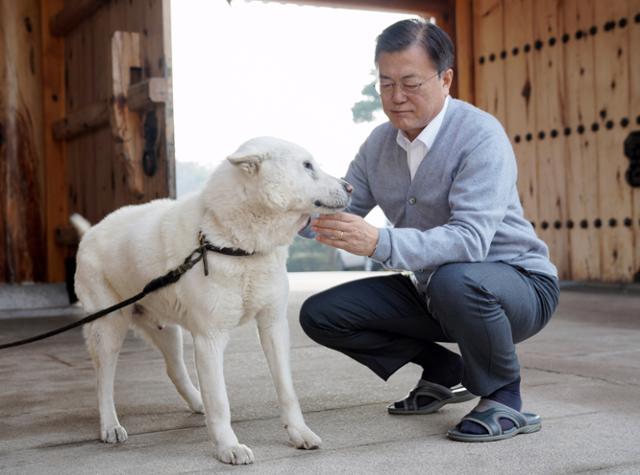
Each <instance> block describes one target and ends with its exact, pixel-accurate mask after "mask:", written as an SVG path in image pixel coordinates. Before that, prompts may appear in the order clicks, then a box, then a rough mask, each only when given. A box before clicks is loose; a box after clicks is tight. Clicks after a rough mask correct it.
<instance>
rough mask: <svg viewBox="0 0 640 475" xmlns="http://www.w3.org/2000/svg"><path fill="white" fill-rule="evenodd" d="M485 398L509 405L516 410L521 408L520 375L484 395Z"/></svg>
mask: <svg viewBox="0 0 640 475" xmlns="http://www.w3.org/2000/svg"><path fill="white" fill-rule="evenodd" d="M485 397H486V398H487V399H491V400H493V401H496V402H499V403H501V404H504V405H505V406H509V407H511V408H513V409H515V410H516V411H518V412H519V411H520V410H521V409H522V397H521V395H520V377H519V376H518V379H516V380H515V381H513V382H511V383H509V384H506V385H504V386H503V387H501V388H499V389H497V390H495V391H494V392H493V393H491V394H489V395H488V396H485Z"/></svg>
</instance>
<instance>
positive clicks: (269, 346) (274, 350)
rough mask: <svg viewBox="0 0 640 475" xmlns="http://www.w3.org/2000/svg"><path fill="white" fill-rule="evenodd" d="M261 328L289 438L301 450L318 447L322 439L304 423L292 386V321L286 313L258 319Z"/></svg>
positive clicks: (265, 351) (262, 339)
mask: <svg viewBox="0 0 640 475" xmlns="http://www.w3.org/2000/svg"><path fill="white" fill-rule="evenodd" d="M258 331H259V333H260V343H262V349H263V350H264V354H265V356H266V357H267V361H268V363H269V369H270V370H271V376H272V378H273V383H274V385H275V387H276V392H277V393H278V400H279V401H280V410H281V415H282V422H283V423H284V427H285V429H286V430H287V433H288V434H289V439H290V441H291V443H292V444H293V445H294V446H295V447H296V448H298V449H317V448H318V447H319V446H320V443H321V442H322V440H321V439H320V437H318V436H317V435H316V434H314V433H313V431H312V430H311V429H309V427H307V424H305V422H304V418H303V416H302V411H301V410H300V404H299V402H298V397H297V396H296V393H295V391H294V389H293V381H292V379H291V368H290V366H289V324H288V322H287V318H286V316H285V314H284V313H283V314H282V316H281V317H280V316H279V317H276V318H275V319H272V320H271V319H260V318H259V319H258Z"/></svg>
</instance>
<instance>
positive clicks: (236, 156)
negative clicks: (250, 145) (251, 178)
mask: <svg viewBox="0 0 640 475" xmlns="http://www.w3.org/2000/svg"><path fill="white" fill-rule="evenodd" d="M267 158H268V157H267V155H266V154H258V153H248V152H246V151H243V150H238V151H237V152H234V153H233V154H231V155H229V156H228V157H227V160H229V161H230V162H231V163H232V164H233V165H235V166H237V167H240V168H241V169H242V170H243V171H244V172H245V173H247V174H249V175H255V174H256V173H258V171H259V170H260V164H261V163H262V162H263V161H265V160H266V159H267Z"/></svg>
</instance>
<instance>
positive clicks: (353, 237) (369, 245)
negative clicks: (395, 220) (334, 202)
mask: <svg viewBox="0 0 640 475" xmlns="http://www.w3.org/2000/svg"><path fill="white" fill-rule="evenodd" d="M311 229H312V230H313V231H315V232H316V233H318V235H317V236H316V241H319V242H321V243H322V244H326V245H328V246H331V247H336V248H338V249H344V250H345V251H348V252H350V253H352V254H355V255H357V256H367V257H370V256H371V254H373V251H375V249H376V245H377V244H378V228H376V227H375V226H372V225H371V224H369V223H367V222H366V221H365V220H364V219H362V218H361V217H360V216H357V215H355V214H350V213H335V214H325V215H320V216H319V217H318V218H317V219H315V220H313V223H312V224H311Z"/></svg>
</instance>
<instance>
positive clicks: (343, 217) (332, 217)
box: [316, 212, 352, 222]
mask: <svg viewBox="0 0 640 475" xmlns="http://www.w3.org/2000/svg"><path fill="white" fill-rule="evenodd" d="M350 216H352V215H351V214H349V213H343V212H340V213H333V214H321V215H320V216H318V218H317V220H316V221H321V222H322V221H348V220H349V217H350Z"/></svg>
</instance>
